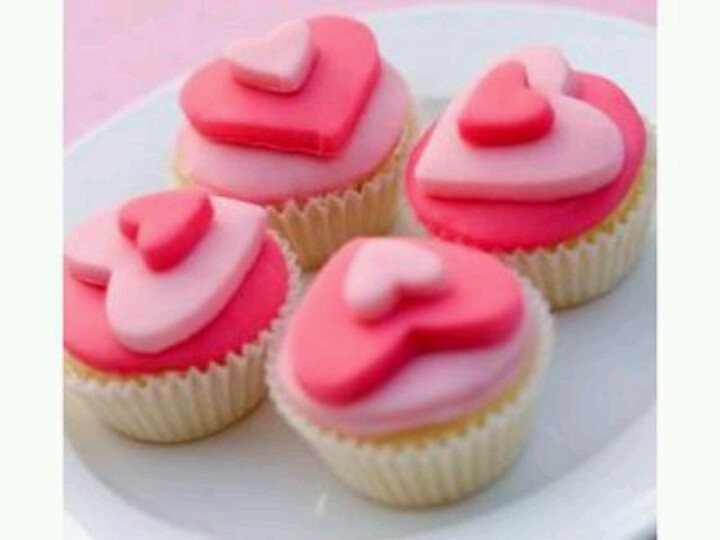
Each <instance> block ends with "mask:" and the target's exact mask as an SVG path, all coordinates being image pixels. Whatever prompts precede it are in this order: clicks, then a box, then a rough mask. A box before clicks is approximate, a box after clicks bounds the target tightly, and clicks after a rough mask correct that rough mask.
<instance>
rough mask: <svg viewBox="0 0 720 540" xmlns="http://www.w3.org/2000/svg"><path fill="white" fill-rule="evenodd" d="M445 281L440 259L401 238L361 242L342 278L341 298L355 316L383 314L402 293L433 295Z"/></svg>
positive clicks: (373, 318) (373, 317) (370, 318)
mask: <svg viewBox="0 0 720 540" xmlns="http://www.w3.org/2000/svg"><path fill="white" fill-rule="evenodd" d="M446 285H447V282H446V276H445V272H444V269H443V262H442V259H441V258H440V257H439V256H438V255H437V254H436V253H434V252H433V251H431V250H429V249H426V248H424V247H421V246H418V245H415V244H413V243H410V242H406V241H404V240H397V239H379V240H376V241H374V242H368V243H366V244H365V245H364V246H362V247H361V248H360V249H359V250H358V253H357V255H355V258H354V260H353V263H352V266H351V267H350V270H349V271H348V275H347V277H346V278H345V289H344V298H345V302H346V303H347V305H348V307H350V309H351V311H352V312H353V314H354V315H355V316H356V317H357V318H358V320H361V321H365V322H372V321H376V320H378V319H381V318H383V317H384V316H385V315H387V314H388V313H389V312H390V311H392V309H393V307H395V306H396V305H397V304H398V303H399V302H400V300H401V299H402V298H403V297H412V298H433V297H436V296H438V295H440V294H442V292H443V291H444V290H445V287H446Z"/></svg>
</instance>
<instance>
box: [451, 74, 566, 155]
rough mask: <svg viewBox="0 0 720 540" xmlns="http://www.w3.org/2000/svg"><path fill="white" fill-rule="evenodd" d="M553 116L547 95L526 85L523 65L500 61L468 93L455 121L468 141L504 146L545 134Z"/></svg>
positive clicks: (474, 143)
mask: <svg viewBox="0 0 720 540" xmlns="http://www.w3.org/2000/svg"><path fill="white" fill-rule="evenodd" d="M553 116H554V112H553V108H552V106H551V105H550V102H548V100H547V98H546V97H545V96H544V95H543V94H542V93H541V92H539V91H537V90H535V89H534V88H532V87H531V86H529V84H528V80H527V74H526V72H525V66H523V64H522V63H520V62H503V63H502V64H500V65H498V66H497V67H495V68H494V69H492V70H491V71H490V73H488V74H487V75H486V76H485V77H484V78H483V79H481V80H480V82H479V83H478V84H476V85H475V87H474V89H473V90H472V91H471V92H470V93H469V94H468V97H467V99H466V101H465V106H464V107H463V109H462V111H461V112H460V115H459V116H458V119H457V124H458V129H459V130H460V135H462V138H463V139H464V140H465V141H466V142H468V143H469V144H471V145H479V146H506V145H511V144H520V143H527V142H530V141H534V140H536V139H539V138H541V137H543V136H545V135H546V134H547V133H548V131H550V129H551V128H552V125H553Z"/></svg>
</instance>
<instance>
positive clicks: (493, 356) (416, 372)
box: [278, 320, 531, 436]
mask: <svg viewBox="0 0 720 540" xmlns="http://www.w3.org/2000/svg"><path fill="white" fill-rule="evenodd" d="M530 324H531V322H530V321H529V320H525V321H524V322H523V324H522V325H521V326H520V328H518V329H517V331H516V332H515V333H514V334H513V335H512V336H511V337H510V338H509V339H508V340H506V341H503V342H501V343H498V344H496V345H491V346H486V347H476V348H470V349H461V350H448V351H437V352H431V353H424V354H420V355H418V356H416V357H414V358H412V359H410V360H409V361H408V362H407V364H405V365H404V366H403V367H402V368H401V369H400V371H398V372H397V373H396V374H395V375H394V376H393V377H392V378H391V379H389V380H388V381H387V382H386V383H385V384H384V385H383V386H381V387H379V388H377V389H376V390H375V391H373V392H372V393H370V394H369V395H367V396H365V397H364V398H361V399H360V400H357V401H354V402H353V403H350V404H347V405H343V406H333V405H331V404H326V403H322V402H320V401H317V400H316V399H314V398H313V397H312V396H311V395H309V394H308V393H307V392H306V391H305V390H304V389H303V387H302V386H301V385H300V384H299V383H298V381H297V378H296V377H295V375H294V373H293V370H292V364H293V359H292V356H291V354H290V352H289V350H288V348H287V347H286V348H285V349H284V350H283V351H282V352H281V354H280V357H279V359H278V362H279V364H278V375H279V380H280V384H282V386H283V388H284V389H285V390H286V391H287V393H288V396H289V398H290V399H291V400H292V401H293V403H294V404H295V405H296V406H297V407H298V409H299V410H300V411H301V412H302V413H303V414H304V415H306V416H308V417H309V418H311V419H312V420H313V421H314V422H317V423H318V424H320V425H322V426H324V427H326V428H329V429H332V430H335V431H338V432H340V433H346V434H350V435H356V436H369V435H381V434H387V433H397V432H401V431H406V430H412V429H415V428H420V427H426V426H430V425H434V424H440V423H442V422H447V421H451V420H454V419H456V418H462V417H463V416H466V415H469V414H472V413H474V412H475V411H477V410H479V409H481V408H482V407H483V406H485V405H486V404H487V403H489V402H490V401H492V400H493V399H495V398H497V397H498V396H499V395H501V394H502V392H503V391H504V390H505V389H506V388H507V387H508V386H509V385H510V384H511V383H512V382H513V381H514V380H516V378H517V377H518V376H519V374H520V372H521V370H522V368H523V360H524V358H525V356H526V353H527V347H528V342H529V340H528V336H529V334H530Z"/></svg>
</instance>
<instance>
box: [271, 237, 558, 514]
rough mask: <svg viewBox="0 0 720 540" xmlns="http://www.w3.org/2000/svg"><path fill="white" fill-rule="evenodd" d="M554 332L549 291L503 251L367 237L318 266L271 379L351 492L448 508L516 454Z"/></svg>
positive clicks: (287, 414) (296, 422)
mask: <svg viewBox="0 0 720 540" xmlns="http://www.w3.org/2000/svg"><path fill="white" fill-rule="evenodd" d="M550 342H551V319H550V316H549V311H548V309H547V305H546V304H545V302H544V300H543V299H542V296H541V295H540V294H539V293H538V292H537V291H536V290H535V289H534V288H533V287H532V286H531V285H529V283H528V282H525V281H523V280H522V279H521V278H519V277H517V276H516V274H514V273H513V272H512V271H511V270H509V269H508V268H507V267H506V266H504V265H503V264H502V263H501V262H500V261H499V260H498V259H497V258H496V257H493V256H491V255H488V254H485V253H482V252H480V251H477V250H474V249H469V248H467V247H464V246H458V245H453V244H450V243H446V242H440V241H437V240H432V239H420V238H415V239H411V238H402V239H401V238H382V239H365V238H363V239H356V240H353V241H352V242H349V243H348V244H346V245H345V246H344V247H343V248H341V249H340V250H339V252H338V253H337V254H336V255H335V256H333V257H332V258H331V259H330V261H329V262H328V263H327V264H326V265H325V267H324V268H323V269H322V270H321V271H320V273H319V275H318V276H317V278H316V279H315V281H314V282H313V283H312V285H311V286H310V288H309V290H308V292H307V295H306V296H305V298H304V299H303V301H302V302H301V304H300V305H299V307H298V308H297V311H296V312H295V314H294V315H293V317H292V318H291V320H290V322H289V323H288V329H287V332H286V334H285V337H284V338H283V339H282V341H281V342H278V344H277V346H278V349H277V353H276V354H273V360H272V361H271V362H269V363H268V370H269V373H268V380H269V385H270V392H271V396H272V398H273V400H274V401H275V403H276V405H277V407H278V409H279V411H280V414H281V415H282V416H283V417H284V418H285V419H286V420H287V421H288V423H289V424H290V425H291V426H292V427H293V428H294V429H295V430H296V431H297V432H298V433H299V434H300V435H301V436H302V437H303V438H304V439H305V440H306V441H307V442H308V443H309V444H310V445H311V447H312V448H314V450H315V451H317V453H318V454H319V456H320V457H321V459H322V460H323V461H324V462H325V463H326V464H327V466H328V467H329V468H330V469H331V470H332V471H333V472H334V473H335V474H336V475H337V476H338V477H339V478H340V479H342V480H343V481H344V482H346V483H347V484H348V485H349V486H351V487H352V488H353V489H354V490H356V491H357V492H359V493H360V494H362V495H364V496H366V497H368V498H371V499H374V500H376V501H379V502H382V503H386V504H389V505H393V506H406V507H410V506H413V507H420V506H431V505H439V504H445V503H449V502H452V501H455V500H458V499H460V498H462V497H465V496H467V495H469V494H471V493H473V492H475V491H477V490H479V489H481V488H483V487H485V486H487V485H488V484H489V483H490V482H492V481H493V480H494V479H495V478H497V477H498V476H500V475H501V474H502V473H503V472H504V471H506V470H507V469H508V468H509V467H510V465H511V464H512V462H513V460H514V459H515V458H516V457H517V456H518V454H519V453H520V451H521V449H522V446H523V441H524V439H525V435H526V433H527V431H528V427H529V425H530V422H531V417H532V413H533V405H534V403H535V401H536V399H537V396H538V393H539V391H540V387H541V384H542V379H543V375H544V372H545V369H546V366H547V364H548V358H549V351H550Z"/></svg>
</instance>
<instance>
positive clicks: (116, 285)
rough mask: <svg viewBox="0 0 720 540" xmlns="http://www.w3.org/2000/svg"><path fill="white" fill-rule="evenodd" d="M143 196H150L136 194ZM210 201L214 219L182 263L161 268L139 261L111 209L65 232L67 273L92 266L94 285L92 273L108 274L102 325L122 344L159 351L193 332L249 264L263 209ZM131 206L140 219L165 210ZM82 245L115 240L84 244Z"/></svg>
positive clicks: (258, 241) (259, 239)
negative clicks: (140, 213)
mask: <svg viewBox="0 0 720 540" xmlns="http://www.w3.org/2000/svg"><path fill="white" fill-rule="evenodd" d="M151 197H152V196H151ZM148 200H153V199H148V197H147V196H146V197H142V198H139V199H136V201H143V202H145V201H148ZM133 202H134V201H131V202H130V203H128V204H131V205H132V203H133ZM212 205H213V208H214V218H213V222H212V224H211V226H210V228H209V229H208V230H207V232H206V234H205V235H204V236H203V238H202V239H201V240H200V241H199V242H197V244H196V245H195V247H194V249H193V250H192V252H191V253H190V254H188V255H187V256H186V258H185V259H184V260H183V261H182V262H181V263H179V264H177V265H176V266H174V267H173V268H171V269H168V270H165V271H164V272H160V273H158V272H155V271H153V270H152V269H151V268H149V267H148V266H147V265H146V264H145V262H144V260H143V257H142V255H141V254H140V253H139V252H138V250H137V249H127V247H126V246H127V245H128V244H129V243H130V242H128V240H127V239H126V238H125V237H124V236H123V235H122V234H121V232H120V226H119V224H118V210H113V211H109V212H106V213H104V214H100V215H99V216H98V217H96V218H94V219H93V220H92V222H93V224H94V225H95V228H93V229H88V228H87V227H81V228H79V229H78V233H77V234H76V233H71V234H70V236H69V237H68V239H67V241H66V249H65V257H66V259H67V260H68V261H69V263H68V264H69V268H70V269H71V271H72V270H73V269H87V268H91V269H92V272H90V275H91V279H90V280H86V281H90V282H94V283H100V281H99V280H98V279H97V277H98V276H107V285H106V286H107V292H106V298H105V312H106V316H107V320H108V324H109V326H110V328H111V329H112V331H113V333H114V334H115V337H116V338H117V339H118V341H120V342H121V343H122V344H123V345H124V346H125V347H127V348H128V349H131V350H133V351H136V352H143V353H153V352H159V351H162V350H165V349H167V348H169V347H171V346H173V345H176V344H178V343H181V342H182V341H184V340H185V339H187V338H188V337H189V336H191V335H193V334H195V333H196V332H197V331H198V330H200V329H201V328H202V327H204V326H205V325H206V324H207V323H208V322H209V321H211V320H212V319H214V318H215V317H216V316H217V314H218V313H219V312H220V311H221V310H222V309H223V307H224V306H225V305H226V304H227V302H228V300H229V299H230V297H231V296H232V295H233V293H234V292H235V291H236V290H237V288H238V287H239V285H240V283H242V281H243V279H244V278H245V276H246V274H247V273H248V271H249V270H250V268H251V267H252V265H253V264H254V262H255V260H256V258H257V254H258V251H259V249H260V246H261V243H262V238H263V235H264V231H265V225H266V212H265V210H263V209H262V208H260V207H258V206H254V205H250V204H247V203H242V202H239V201H230V200H228V199H221V198H214V199H213V201H212ZM127 208H128V206H123V207H122V208H121V210H120V213H121V214H122V211H123V210H125V209H127ZM131 208H132V207H131ZM134 208H136V209H137V208H142V209H143V210H144V211H145V212H146V213H145V214H143V217H144V219H145V221H146V222H150V221H151V218H150V217H149V215H148V214H147V212H148V211H150V210H154V211H155V212H156V213H159V214H164V210H165V209H166V207H162V206H148V205H140V206H136V207H134ZM133 215H135V214H133ZM156 223H157V222H156ZM89 244H105V245H107V246H111V245H113V244H115V246H114V247H106V248H105V249H103V250H92V249H90V250H88V249H87V248H86V246H87V245H89ZM106 256H107V258H105V257H106ZM75 274H76V275H77V270H75ZM80 279H82V275H81V276H80Z"/></svg>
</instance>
